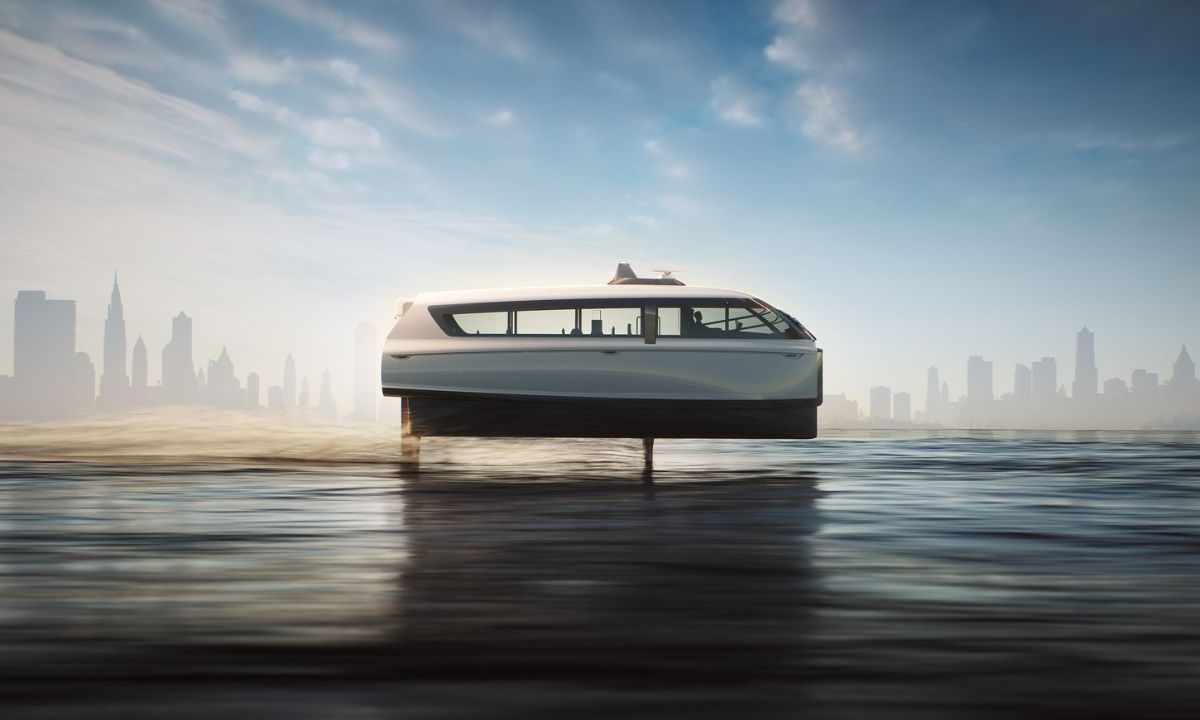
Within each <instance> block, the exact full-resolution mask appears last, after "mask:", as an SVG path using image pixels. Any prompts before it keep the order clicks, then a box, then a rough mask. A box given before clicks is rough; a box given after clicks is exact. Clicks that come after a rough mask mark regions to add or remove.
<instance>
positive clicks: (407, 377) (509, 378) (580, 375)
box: [382, 343, 821, 401]
mask: <svg viewBox="0 0 1200 720" xmlns="http://www.w3.org/2000/svg"><path fill="white" fill-rule="evenodd" d="M382 381H383V387H384V391H385V393H388V394H393V395H417V394H443V393H462V394H466V395H493V396H506V397H513V396H523V397H530V398H581V399H582V398H603V399H609V400H621V399H628V400H634V399H639V400H667V401H675V400H680V401H691V400H702V401H754V400H815V399H817V398H819V397H820V394H821V393H820V390H821V389H820V383H821V352H820V351H819V350H816V351H814V350H811V349H803V350H801V349H797V350H794V351H792V350H785V349H781V348H780V349H771V350H760V351H747V350H741V349H739V350H699V349H695V350H693V349H670V348H668V347H664V346H662V345H659V346H646V345H642V344H641V343H638V344H637V347H626V348H621V349H617V348H609V349H555V350H549V349H547V350H497V351H472V352H439V353H427V354H416V353H413V354H406V353H404V352H403V348H397V351H395V352H389V353H388V354H385V355H384V358H383V365H382Z"/></svg>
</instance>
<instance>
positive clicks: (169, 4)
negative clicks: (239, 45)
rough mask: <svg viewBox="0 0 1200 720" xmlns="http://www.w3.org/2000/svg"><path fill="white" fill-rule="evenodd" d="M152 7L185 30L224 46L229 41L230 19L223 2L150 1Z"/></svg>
mask: <svg viewBox="0 0 1200 720" xmlns="http://www.w3.org/2000/svg"><path fill="white" fill-rule="evenodd" d="M150 6H151V7H153V8H154V9H155V11H157V12H158V13H159V14H160V15H162V16H163V17H164V18H166V19H167V20H170V21H171V22H172V23H174V24H175V25H177V26H178V27H181V28H183V29H184V30H187V31H189V32H191V33H193V34H196V35H199V36H201V37H203V38H206V39H208V40H211V41H215V42H220V43H222V44H224V43H226V42H227V41H228V38H229V29H228V17H227V16H226V14H225V5H224V3H222V2H221V0H150Z"/></svg>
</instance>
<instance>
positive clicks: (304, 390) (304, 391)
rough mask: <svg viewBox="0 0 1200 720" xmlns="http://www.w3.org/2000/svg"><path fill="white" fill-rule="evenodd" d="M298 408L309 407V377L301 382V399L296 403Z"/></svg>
mask: <svg viewBox="0 0 1200 720" xmlns="http://www.w3.org/2000/svg"><path fill="white" fill-rule="evenodd" d="M296 405H297V406H298V407H302V408H306V407H308V377H307V376H305V377H304V379H302V380H301V381H300V399H299V400H297V401H296Z"/></svg>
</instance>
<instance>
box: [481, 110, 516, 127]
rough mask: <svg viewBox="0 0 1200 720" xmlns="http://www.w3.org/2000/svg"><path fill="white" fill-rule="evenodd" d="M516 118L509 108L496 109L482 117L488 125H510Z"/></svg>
mask: <svg viewBox="0 0 1200 720" xmlns="http://www.w3.org/2000/svg"><path fill="white" fill-rule="evenodd" d="M516 120H517V117H516V115H513V113H512V111H511V110H497V111H496V112H494V113H492V114H491V115H488V116H487V117H485V118H484V119H483V121H484V122H485V123H487V124H488V125H512V124H513V123H514V122H516Z"/></svg>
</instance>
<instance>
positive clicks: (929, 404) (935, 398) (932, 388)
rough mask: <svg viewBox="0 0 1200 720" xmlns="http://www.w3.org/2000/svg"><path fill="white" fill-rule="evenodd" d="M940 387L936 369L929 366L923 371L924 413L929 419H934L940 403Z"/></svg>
mask: <svg viewBox="0 0 1200 720" xmlns="http://www.w3.org/2000/svg"><path fill="white" fill-rule="evenodd" d="M941 399H942V396H941V389H940V388H939V387H938V369H937V368H936V367H931V368H929V369H928V370H926V371H925V414H926V415H928V416H929V418H928V419H929V420H935V419H936V418H937V416H938V410H939V406H940V405H941Z"/></svg>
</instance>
